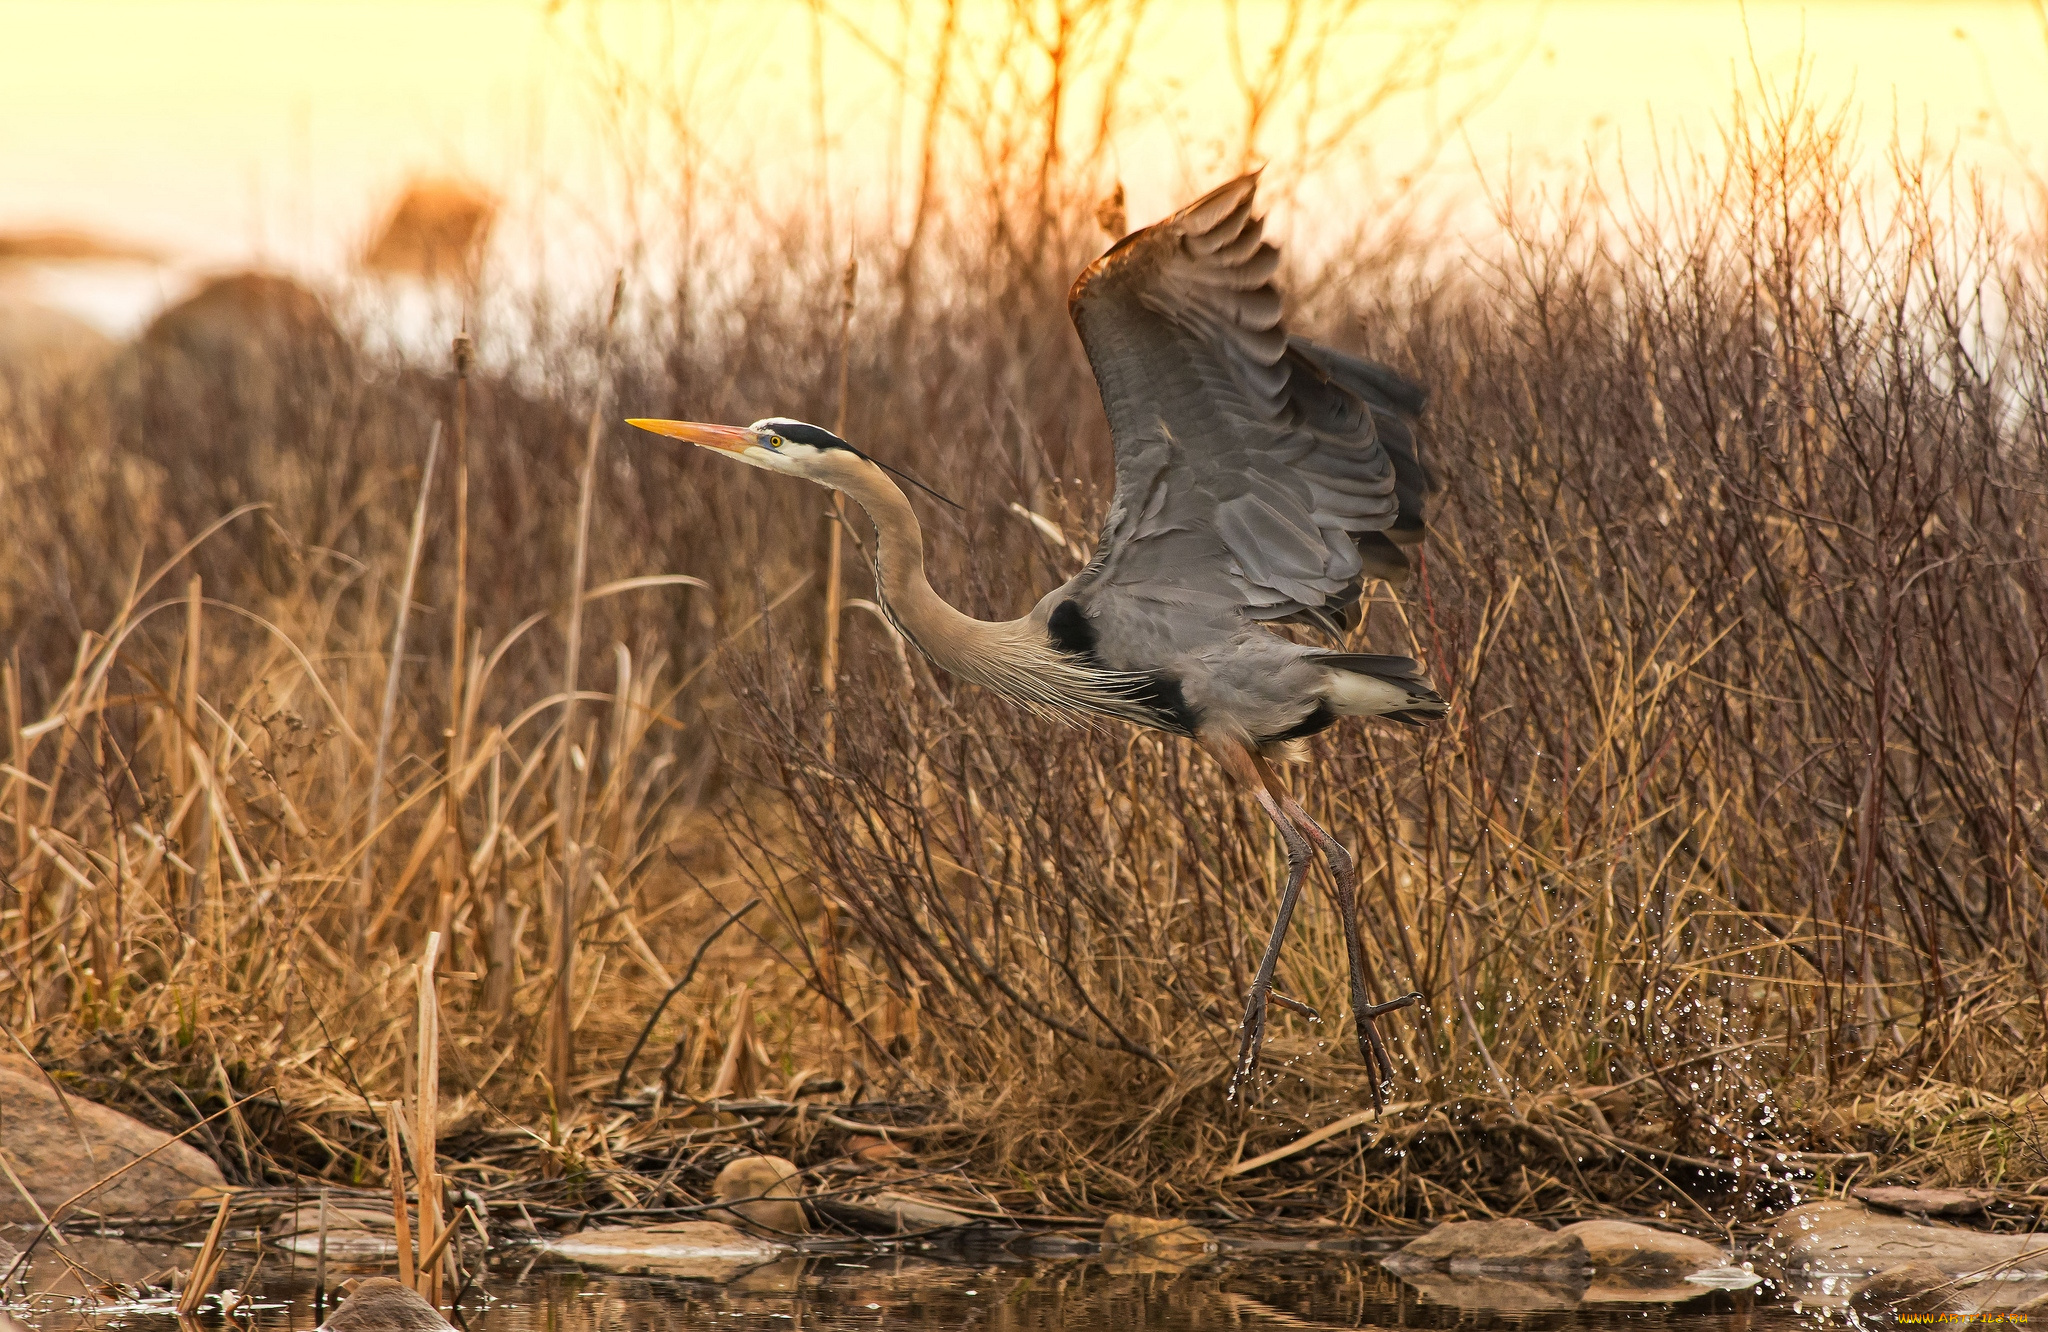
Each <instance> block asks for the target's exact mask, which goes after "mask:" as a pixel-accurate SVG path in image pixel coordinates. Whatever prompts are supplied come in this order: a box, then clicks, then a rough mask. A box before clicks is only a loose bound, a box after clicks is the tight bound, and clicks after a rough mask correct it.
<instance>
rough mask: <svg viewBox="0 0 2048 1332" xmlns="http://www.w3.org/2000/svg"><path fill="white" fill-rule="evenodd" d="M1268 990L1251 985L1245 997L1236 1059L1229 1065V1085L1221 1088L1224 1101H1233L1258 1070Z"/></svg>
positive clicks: (1238, 1032) (1246, 1087) (1264, 1033)
mask: <svg viewBox="0 0 2048 1332" xmlns="http://www.w3.org/2000/svg"><path fill="white" fill-rule="evenodd" d="M1270 993H1271V991H1270V990H1269V989H1268V988H1266V987H1263V986H1258V985H1254V986H1253V987H1252V992H1251V994H1250V996H1249V997H1247V998H1246V999H1245V1003H1244V1021H1243V1022H1242V1023H1240V1024H1239V1025H1238V1028H1237V1060H1236V1062H1234V1063H1233V1064H1232V1065H1231V1066H1230V1085H1229V1086H1228V1087H1225V1088H1224V1089H1223V1099H1224V1100H1226V1101H1235V1100H1236V1099H1237V1097H1238V1092H1239V1091H1240V1090H1245V1089H1248V1088H1249V1087H1250V1086H1251V1081H1252V1078H1253V1077H1254V1076H1255V1075H1256V1074H1257V1073H1258V1071H1259V1047H1260V1046H1261V1045H1263V1044H1264V1043H1265V1040H1266V997H1267V995H1268V994H1270ZM1272 997H1273V998H1275V999H1278V998H1280V996H1279V995H1273V996H1272Z"/></svg>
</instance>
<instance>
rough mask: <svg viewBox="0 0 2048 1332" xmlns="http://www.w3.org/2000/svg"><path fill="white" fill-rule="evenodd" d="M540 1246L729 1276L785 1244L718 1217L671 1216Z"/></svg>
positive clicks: (647, 1268)
mask: <svg viewBox="0 0 2048 1332" xmlns="http://www.w3.org/2000/svg"><path fill="white" fill-rule="evenodd" d="M541 1248H542V1249H544V1250H545V1251H546V1252H548V1253H551V1254H555V1255H558V1256H560V1257H563V1258H571V1259H574V1260H575V1261H577V1262H579V1263H584V1264H587V1265H589V1266H591V1267H603V1268H608V1269H610V1270H611V1271H614V1272H651V1273H659V1274H662V1275H666V1276H681V1277H697V1278H699V1279H702V1280H705V1281H730V1280H732V1279H733V1278H734V1277H737V1276H739V1275H740V1274H741V1273H743V1272H748V1271H751V1270H753V1269H754V1268H756V1267H759V1266H761V1265H762V1264H763V1263H770V1262H773V1261H775V1260H776V1259H777V1258H780V1257H781V1256H782V1255H783V1254H785V1253H787V1252H789V1250H788V1249H787V1248H786V1247H785V1246H783V1245H780V1244H771V1243H769V1242H768V1241H766V1240H762V1239H756V1238H754V1237H753V1236H752V1235H745V1234H742V1233H740V1232H739V1231H737V1230H735V1229H733V1228H732V1227H731V1226H728V1225H725V1224H724V1223H722V1222H718V1221H675V1222H671V1223H669V1224H667V1225H659V1226H616V1227H608V1228H605V1229H602V1230H585V1231H582V1232H580V1233H578V1234H575V1235H565V1236H562V1237H561V1238H559V1239H550V1240H546V1241H544V1242H543V1243H542V1245H541Z"/></svg>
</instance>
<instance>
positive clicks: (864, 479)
mask: <svg viewBox="0 0 2048 1332" xmlns="http://www.w3.org/2000/svg"><path fill="white" fill-rule="evenodd" d="M840 488H841V489H843V490H844V491H845V492H846V493H847V494H848V495H850V496H852V497H853V500H854V502H855V503H857V504H859V505H860V507H861V508H863V509H865V510H867V514H868V517H869V518H871V519H872V520H873V521H874V524H875V531H876V534H877V537H878V540H879V543H880V550H879V561H878V564H879V581H880V584H881V587H880V590H881V594H882V602H883V604H884V605H885V606H886V607H887V609H888V612H889V616H890V618H891V619H893V620H895V622H896V624H897V626H898V627H899V628H901V629H902V630H903V632H904V634H905V635H907V636H908V637H909V638H910V639H911V641H912V642H914V643H915V644H917V646H918V647H919V648H920V649H921V650H922V651H923V652H924V653H925V655H926V656H928V657H930V658H931V659H932V660H933V661H935V662H937V663H938V664H939V665H941V666H943V667H945V668H946V669H947V670H949V671H951V672H953V673H954V674H956V675H960V676H964V677H965V678H967V679H969V680H973V681H975V682H977V683H983V684H986V683H990V682H991V681H990V668H991V667H997V666H999V665H1000V664H1001V663H1003V662H1005V661H1006V660H1009V659H1014V658H1015V657H1016V656H1017V655H1018V653H1019V652H1020V651H1026V650H1028V645H1029V643H1030V639H1031V637H1032V635H1030V633H1029V628H1028V626H1027V625H1026V623H1025V621H1023V620H1008V621H995V622H992V621H988V620H977V619H975V618H974V617H973V616H971V615H966V614H963V613H962V612H960V611H958V610H955V609H954V608H953V607H952V606H951V605H950V604H948V603H947V601H946V599H945V598H943V597H941V596H940V595H939V594H938V593H937V592H935V591H933V590H932V585H931V582H930V580H929V579H927V578H926V577H925V572H924V529H923V528H921V527H920V526H919V525H918V521H917V515H916V514H915V513H914V512H912V510H911V507H910V501H909V500H908V499H906V498H905V497H904V494H903V492H902V490H900V489H899V488H898V487H897V485H896V483H895V482H894V481H891V480H890V479H889V478H888V477H887V476H886V475H884V474H883V472H882V471H881V469H880V468H878V467H875V466H873V465H872V464H869V465H866V466H863V467H861V468H860V469H859V470H858V472H856V473H854V474H852V475H849V476H846V477H844V478H842V479H841V486H840ZM1036 637H1039V638H1040V639H1042V638H1043V635H1037V636H1036Z"/></svg>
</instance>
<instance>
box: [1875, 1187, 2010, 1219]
mask: <svg viewBox="0 0 2048 1332" xmlns="http://www.w3.org/2000/svg"><path fill="white" fill-rule="evenodd" d="M1855 1192H1856V1196H1857V1197H1858V1198H1860V1199H1861V1200H1863V1201H1864V1202H1866V1203H1868V1204H1870V1205H1871V1206H1872V1207H1876V1208H1879V1209H1880V1210H1883V1211H1886V1212H1904V1213H1906V1214H1908V1215H1911V1216H1978V1215H1981V1214H1982V1213H1983V1211H1984V1209H1985V1207H1986V1206H1988V1205H1989V1204H1990V1203H1991V1201H1992V1200H1993V1199H1994V1198H1996V1197H1997V1195H1996V1194H1993V1193H1989V1192H1987V1191H1985V1190H1983V1189H1901V1188H1868V1189H1857V1190H1856V1191H1855Z"/></svg>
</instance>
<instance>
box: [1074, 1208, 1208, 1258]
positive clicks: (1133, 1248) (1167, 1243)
mask: <svg viewBox="0 0 2048 1332" xmlns="http://www.w3.org/2000/svg"><path fill="white" fill-rule="evenodd" d="M1102 1247H1103V1248H1105V1249H1124V1250H1129V1251H1130V1252H1133V1253H1141V1254H1144V1255H1146V1256H1148V1257H1152V1258H1188V1257H1192V1256H1193V1255H1195V1254H1200V1253H1207V1252H1208V1251H1209V1250H1211V1249H1214V1248H1215V1247H1216V1241H1215V1240H1214V1239H1213V1238H1211V1236H1210V1235H1209V1232H1208V1231H1206V1230H1203V1229H1201V1228H1200V1227H1199V1226H1196V1225H1193V1224H1190V1223H1189V1222H1186V1221H1171V1220H1159V1219H1156V1218H1153V1217H1149V1216H1131V1215H1128V1214H1127V1213H1123V1212H1118V1213H1116V1214H1114V1215H1112V1216H1111V1217H1109V1218H1108V1219H1107V1220H1105V1221H1104V1222H1103V1223H1102Z"/></svg>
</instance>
